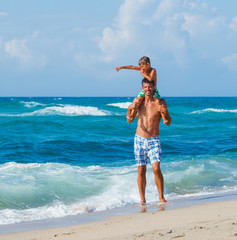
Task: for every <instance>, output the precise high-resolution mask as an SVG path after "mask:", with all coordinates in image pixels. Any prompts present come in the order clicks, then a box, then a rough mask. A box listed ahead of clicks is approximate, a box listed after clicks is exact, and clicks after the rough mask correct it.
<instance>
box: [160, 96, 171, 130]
mask: <svg viewBox="0 0 237 240" xmlns="http://www.w3.org/2000/svg"><path fill="white" fill-rule="evenodd" d="M158 109H159V110H158V111H159V112H160V113H161V116H162V119H163V122H164V124H165V125H166V126H169V125H170V123H171V117H170V114H169V112H168V108H167V104H166V101H165V100H164V99H160V104H159V105H158Z"/></svg>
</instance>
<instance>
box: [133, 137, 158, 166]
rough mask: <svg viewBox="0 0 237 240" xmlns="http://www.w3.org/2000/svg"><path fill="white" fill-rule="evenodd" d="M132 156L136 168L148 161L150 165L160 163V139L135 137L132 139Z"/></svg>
mask: <svg viewBox="0 0 237 240" xmlns="http://www.w3.org/2000/svg"><path fill="white" fill-rule="evenodd" d="M134 154H135V160H136V163H137V166H142V165H146V164H147V159H148V158H149V159H150V162H151V164H152V163H154V162H160V160H161V143H160V137H159V136H157V137H152V138H143V137H140V136H138V135H135V138H134Z"/></svg>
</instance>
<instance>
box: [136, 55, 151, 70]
mask: <svg viewBox="0 0 237 240" xmlns="http://www.w3.org/2000/svg"><path fill="white" fill-rule="evenodd" d="M150 64H151V62H150V58H149V57H145V56H144V57H142V58H140V60H139V61H138V65H139V66H140V67H141V68H142V69H144V70H148V69H149V68H150V67H151V66H150Z"/></svg>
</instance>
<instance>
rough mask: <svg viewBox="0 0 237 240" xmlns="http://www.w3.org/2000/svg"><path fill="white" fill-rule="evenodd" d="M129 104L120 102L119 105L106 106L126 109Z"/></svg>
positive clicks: (110, 104)
mask: <svg viewBox="0 0 237 240" xmlns="http://www.w3.org/2000/svg"><path fill="white" fill-rule="evenodd" d="M130 104H131V102H121V103H109V104H107V105H108V106H113V107H119V108H124V109H127V108H128V106H129V105H130Z"/></svg>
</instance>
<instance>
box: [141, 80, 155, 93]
mask: <svg viewBox="0 0 237 240" xmlns="http://www.w3.org/2000/svg"><path fill="white" fill-rule="evenodd" d="M154 89H155V83H154V81H149V80H148V79H146V78H143V79H142V90H143V91H144V93H145V95H146V96H153V92H154Z"/></svg>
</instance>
